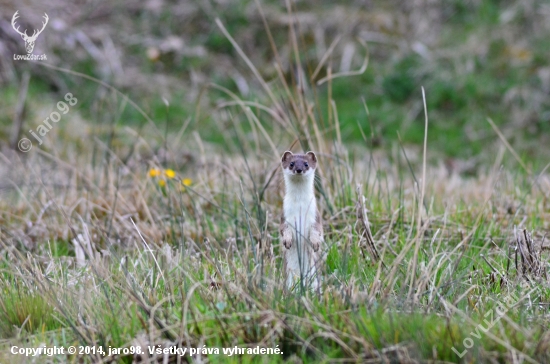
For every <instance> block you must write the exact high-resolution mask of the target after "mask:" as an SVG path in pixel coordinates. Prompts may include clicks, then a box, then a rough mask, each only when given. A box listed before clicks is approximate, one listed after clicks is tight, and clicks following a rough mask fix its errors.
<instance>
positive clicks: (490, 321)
mask: <svg viewBox="0 0 550 364" xmlns="http://www.w3.org/2000/svg"><path fill="white" fill-rule="evenodd" d="M535 291H538V288H535V289H533V290H531V291H529V292H528V293H527V294H526V295H525V296H523V297H520V298H518V297H517V296H515V295H514V294H513V293H510V294H509V295H508V296H506V297H505V298H504V299H503V300H502V301H500V302H498V303H497V306H496V307H495V310H494V312H493V309H490V310H489V311H488V312H487V313H486V314H485V315H483V317H484V318H485V320H483V323H484V324H485V325H486V326H485V327H483V325H482V324H478V325H477V326H476V327H475V330H474V331H472V332H470V336H468V337H466V338H465V339H464V340H462V345H463V346H464V348H465V349H464V350H463V351H462V352H459V351H458V350H457V349H456V348H455V347H454V346H453V347H452V350H453V351H454V352H455V354H456V355H458V357H459V358H462V357H464V355H466V353H468V350H469V349H471V348H472V347H473V346H474V338H476V339H481V335H482V334H483V333H486V332H487V331H489V330H490V329H491V328H492V327H493V326H495V324H496V323H497V322H498V321H500V319H501V317H503V316H504V315H505V314H506V313H507V312H508V311H509V310H510V309H511V308H512V307H514V306H515V305H517V304H518V303H520V302H521V301H522V300H523V299H525V298H526V297H529V296H530V295H531V293H533V292H535ZM504 303H505V304H506V305H504Z"/></svg>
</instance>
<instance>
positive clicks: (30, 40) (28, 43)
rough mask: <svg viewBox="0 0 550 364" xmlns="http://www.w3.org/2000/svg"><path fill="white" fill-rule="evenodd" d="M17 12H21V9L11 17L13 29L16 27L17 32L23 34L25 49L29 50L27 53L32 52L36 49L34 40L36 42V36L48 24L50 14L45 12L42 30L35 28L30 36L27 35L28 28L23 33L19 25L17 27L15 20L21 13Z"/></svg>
mask: <svg viewBox="0 0 550 364" xmlns="http://www.w3.org/2000/svg"><path fill="white" fill-rule="evenodd" d="M17 13H19V10H17V11H16V12H15V14H13V17H12V18H11V26H12V27H13V29H15V31H16V32H17V33H19V34H20V35H21V38H23V40H24V41H25V49H26V50H27V53H28V54H31V53H32V50H33V49H34V42H36V38H38V36H39V35H40V33H42V31H43V30H44V28H46V24H48V20H49V18H48V14H46V13H44V20H45V22H43V23H42V29H40V30H36V29H35V30H34V32H33V33H32V35H31V36H30V37H29V36H28V35H27V29H25V32H24V33H22V32H20V31H19V26H17V28H16V27H15V26H16V24H15V20H16V19H17V18H19V15H18V14H17Z"/></svg>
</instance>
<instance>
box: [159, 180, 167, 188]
mask: <svg viewBox="0 0 550 364" xmlns="http://www.w3.org/2000/svg"><path fill="white" fill-rule="evenodd" d="M159 186H160V187H164V186H166V181H165V180H163V179H159Z"/></svg>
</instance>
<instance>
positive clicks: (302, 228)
mask: <svg viewBox="0 0 550 364" xmlns="http://www.w3.org/2000/svg"><path fill="white" fill-rule="evenodd" d="M281 165H282V168H283V175H284V180H285V197H284V201H283V215H282V216H281V225H280V234H281V241H282V243H283V246H284V248H285V249H284V265H285V274H286V284H287V288H288V289H290V288H292V287H293V286H294V285H295V284H296V283H298V282H300V281H301V282H302V284H303V285H304V286H305V287H311V288H313V289H318V288H319V283H320V277H319V274H320V272H319V264H320V260H321V254H320V251H319V247H320V246H321V243H322V242H323V225H322V223H321V216H320V214H319V210H318V209H317V202H316V200H315V193H314V180H315V169H316V168H317V157H316V156H315V153H313V152H307V153H306V154H292V152H288V151H287V152H285V153H284V154H283V157H282V158H281Z"/></svg>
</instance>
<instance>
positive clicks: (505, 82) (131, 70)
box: [0, 0, 550, 174]
mask: <svg viewBox="0 0 550 364" xmlns="http://www.w3.org/2000/svg"><path fill="white" fill-rule="evenodd" d="M16 11H19V15H20V17H19V18H18V19H17V24H18V25H21V30H23V29H25V28H27V29H29V31H28V33H29V34H31V33H32V29H39V28H40V27H41V22H42V21H43V15H44V13H47V14H48V16H49V23H48V24H47V26H46V28H45V30H44V31H43V32H42V33H41V34H40V35H39V36H38V38H37V40H36V45H35V49H34V51H33V53H34V54H46V56H47V60H46V61H22V60H14V57H13V55H14V54H25V53H26V52H25V49H24V42H23V40H22V39H21V37H20V35H19V34H17V33H16V32H15V31H14V29H13V28H12V25H11V19H12V16H13V14H14V13H15V12H16ZM262 14H263V15H262ZM216 18H219V20H220V23H221V24H223V26H224V27H225V28H226V29H227V32H228V33H229V34H230V35H231V36H232V37H233V39H234V41H235V42H236V44H237V45H238V46H239V47H240V48H241V49H242V52H244V54H245V55H246V56H247V57H248V59H249V62H250V63H251V64H252V65H253V66H254V68H255V69H256V70H257V72H258V74H259V75H261V77H262V78H263V79H264V80H265V81H266V84H267V87H268V88H269V89H271V91H272V92H273V94H274V96H273V95H272V97H271V98H270V97H268V93H266V85H264V84H262V82H259V81H258V77H256V75H255V74H254V71H253V70H252V69H251V67H250V65H249V64H247V62H246V61H245V60H244V59H243V57H242V56H241V55H239V51H237V50H236V48H235V47H234V46H233V45H232V44H231V42H230V40H229V39H228V38H227V37H226V36H225V35H224V34H223V32H222V30H221V27H220V26H218V25H217V24H216ZM264 20H265V23H264ZM266 26H267V28H268V29H269V32H268V31H267V28H266ZM293 37H294V39H295V41H296V45H297V47H296V48H295V47H294V45H293V42H292V39H293ZM275 50H276V51H275ZM0 54H1V59H0V83H1V85H2V87H1V90H2V91H1V93H2V97H1V98H0V144H1V145H2V148H3V150H6V149H9V148H10V139H11V140H12V142H11V144H12V145H11V147H13V140H15V139H17V138H21V137H23V136H26V137H28V136H27V135H24V134H25V133H26V134H28V132H27V131H28V130H30V129H33V130H34V129H36V127H37V126H38V125H39V124H40V123H41V122H42V120H43V119H44V118H45V117H47V116H48V115H49V113H50V112H52V111H53V110H55V109H54V108H55V105H56V103H57V102H58V101H60V100H62V98H63V96H64V95H65V94H66V93H67V92H71V93H72V94H74V95H75V97H77V98H78V105H77V107H76V109H77V110H75V109H72V110H71V111H70V112H69V113H68V116H66V117H65V116H64V117H63V119H62V121H61V122H59V123H58V127H56V128H55V129H56V130H53V131H52V132H50V133H49V134H48V136H46V137H45V139H47V140H45V141H44V144H43V145H42V146H41V148H44V149H46V150H48V149H52V148H55V146H60V145H65V144H67V143H70V144H72V145H73V146H74V148H76V149H74V150H73V151H78V148H79V145H80V144H86V143H87V142H89V141H90V140H92V139H94V138H95V139H96V140H101V141H104V142H106V143H107V144H108V145H110V146H111V148H113V150H115V151H116V150H117V148H121V149H120V150H121V153H122V151H124V152H123V153H122V154H121V155H125V154H127V153H130V149H131V147H132V145H133V144H134V143H135V139H133V138H134V136H135V134H136V133H138V134H139V135H140V136H143V137H144V138H146V139H148V140H149V141H150V142H151V143H153V144H154V142H153V141H154V140H157V145H158V148H157V149H156V151H155V152H154V153H160V154H162V148H163V144H165V141H166V139H165V138H164V137H165V136H169V135H178V133H182V135H192V134H193V132H197V133H199V134H200V137H201V138H202V139H201V140H202V142H203V143H204V145H206V146H207V147H211V148H213V149H214V150H224V151H229V152H232V151H233V152H235V149H234V146H231V144H228V143H226V140H227V138H231V137H232V135H233V134H234V131H232V130H233V129H234V127H235V125H234V123H233V122H232V121H231V120H232V118H233V117H234V115H235V114H236V113H238V112H239V111H235V110H233V111H232V109H231V107H234V106H232V105H230V104H231V102H234V101H235V100H236V99H240V100H245V101H250V102H253V103H258V104H262V105H264V104H265V105H268V107H271V106H273V102H272V101H273V99H275V100H279V102H280V104H279V108H278V109H277V108H276V109H272V110H275V112H281V113H286V112H288V113H289V115H290V114H291V112H290V111H288V109H289V108H290V102H289V100H287V99H285V98H288V97H289V96H288V93H285V92H284V85H282V82H281V80H283V79H284V80H286V81H287V82H288V84H289V85H294V86H295V87H296V88H297V89H298V90H299V92H301V93H303V94H304V95H306V97H308V98H310V99H311V100H314V104H315V107H314V108H313V109H312V110H311V112H312V113H313V114H315V115H316V118H317V119H318V120H319V121H320V123H321V126H322V133H323V134H324V135H325V136H328V137H329V139H330V133H333V132H334V128H331V127H330V125H331V124H327V122H326V120H328V119H330V118H331V117H332V115H333V114H334V111H335V109H336V110H337V119H338V123H339V133H340V135H339V137H340V138H341V140H342V141H343V143H345V144H346V145H347V146H348V147H350V148H351V147H352V146H353V145H358V146H362V145H363V146H364V145H367V146H368V147H369V148H374V149H377V148H380V149H382V150H386V149H387V150H390V149H391V148H394V147H395V146H396V145H397V144H396V143H398V140H399V138H400V139H401V141H402V144H403V145H406V146H412V147H413V148H414V146H416V145H420V144H421V143H422V141H423V135H424V111H423V104H422V93H421V86H423V87H424V88H425V90H426V99H427V107H428V113H429V119H430V129H429V138H428V145H429V150H430V158H432V159H433V158H435V159H437V160H440V161H443V162H444V163H445V165H446V166H447V167H448V168H450V169H453V168H458V172H460V173H466V174H468V173H476V168H477V166H478V165H479V163H482V162H483V160H484V158H485V159H486V160H487V161H489V162H491V161H492V160H494V156H493V155H492V151H493V150H494V148H493V146H495V145H500V144H501V141H500V140H499V138H498V136H497V135H496V134H495V131H494V130H493V129H492V128H491V126H490V124H489V123H488V122H487V118H491V119H492V120H494V122H495V124H496V125H498V127H499V128H500V130H501V131H502V133H503V135H504V136H505V137H506V139H507V140H508V141H509V142H510V143H511V145H512V146H513V147H514V148H515V149H516V151H517V152H518V154H519V155H520V156H521V158H522V159H523V160H524V161H526V162H528V163H530V164H531V165H532V166H533V167H534V168H536V167H537V166H544V165H545V164H546V163H547V160H548V157H549V155H550V154H549V150H550V148H549V145H550V143H549V141H550V94H549V93H550V63H549V57H550V3H548V2H546V1H542V0H539V1H537V0H521V1H505V0H470V1H462V0H460V1H459V0H409V1H396V0H395V1H394V0H391V1H388V0H385V1H340V2H336V3H335V2H334V1H321V0H301V1H290V2H288V3H287V2H285V1H268V0H258V1H245V0H234V1H228V0H209V1H198V0H196V1H165V0H147V1H124V2H123V1H60V0H53V1H48V2H43V1H24V0H22V1H1V16H0ZM367 61H368V67H367V68H366V69H365V67H364V66H365V65H366V62H367ZM47 65H52V66H55V67H58V68H62V69H65V70H71V71H72V72H78V73H79V74H75V73H68V72H67V71H61V70H59V69H54V68H50V67H47ZM363 71H364V72H363ZM335 73H351V74H350V75H349V76H347V77H339V78H335V79H332V80H331V81H330V82H323V79H324V78H325V77H326V76H327V75H329V74H335ZM25 75H28V76H29V77H27V76H25ZM90 77H93V78H95V79H97V80H100V81H102V82H105V83H107V84H109V85H111V86H113V87H114V88H116V89H117V90H119V91H120V92H121V93H117V92H115V91H113V90H112V89H109V88H106V87H104V86H102V85H100V84H98V83H97V82H95V81H93V80H91V79H90ZM27 86H28V87H27ZM22 89H23V91H22ZM122 95H127V96H128V97H129V99H131V100H132V101H133V102H135V104H137V105H138V106H139V108H141V109H142V110H143V112H144V113H145V114H147V115H148V117H149V118H150V120H147V118H146V117H144V115H143V114H142V113H141V112H140V111H139V110H137V109H136V108H135V107H131V105H129V102H128V100H126V99H124V97H123V96H122ZM331 99H332V100H334V104H333V105H331V102H329V100H331ZM281 106H282V108H281ZM258 117H260V119H261V120H262V123H264V124H265V128H266V129H267V131H268V132H269V133H270V134H271V135H273V136H274V140H275V142H276V144H277V145H276V147H277V148H280V150H284V149H286V148H287V147H288V145H289V142H291V141H292V136H291V137H290V138H288V130H287V134H285V132H284V130H283V131H280V130H279V131H278V130H275V129H276V128H277V126H276V124H277V122H276V118H275V117H273V116H269V114H268V113H262V112H260V111H258ZM288 118H289V119H291V120H292V119H293V116H292V115H290V116H289V117H288ZM69 120H70V121H69ZM18 124H21V125H20V126H19V127H18V126H17V125H18ZM272 124H274V125H273V126H272ZM241 127H242V129H241V130H240V132H242V135H244V136H245V137H246V136H250V138H251V139H253V138H254V137H253V136H252V135H253V134H254V130H253V127H250V126H249V125H247V124H246V123H245V124H244V125H242V126H241ZM128 128H130V129H131V130H133V131H134V132H133V133H129V132H128V130H129V129H128ZM283 129H284V125H283ZM285 135H286V137H285ZM293 136H295V135H293ZM178 140H179V139H178ZM180 143H182V141H181V140H180ZM129 148H130V149H129ZM232 148H233V149H232ZM178 149H179V152H178V153H180V154H181V155H180V157H181V158H183V159H184V160H185V159H186V158H191V157H192V153H191V151H190V150H188V149H187V150H186V146H185V145H184V144H183V143H182V144H180V145H179V147H178ZM267 149H268V150H270V149H269V148H267Z"/></svg>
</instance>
